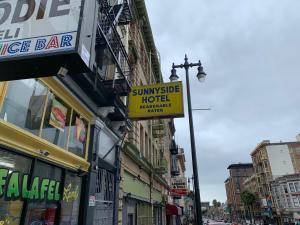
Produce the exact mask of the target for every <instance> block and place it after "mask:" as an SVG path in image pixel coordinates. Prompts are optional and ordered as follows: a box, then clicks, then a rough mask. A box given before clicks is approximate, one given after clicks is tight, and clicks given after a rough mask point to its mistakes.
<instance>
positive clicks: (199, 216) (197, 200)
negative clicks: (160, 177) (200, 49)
mask: <svg viewBox="0 0 300 225" xmlns="http://www.w3.org/2000/svg"><path fill="white" fill-rule="evenodd" d="M194 66H198V73H197V78H198V80H199V81H200V82H204V80H205V77H206V73H205V72H204V71H203V67H202V65H201V62H200V60H199V62H198V63H189V62H188V58H187V55H185V58H184V64H180V65H175V64H174V63H173V65H172V70H171V76H170V81H176V80H178V79H179V77H178V75H177V74H176V68H184V69H185V75H186V90H187V100H188V112H189V125H190V138H191V152H192V163H193V174H194V191H195V200H194V201H195V203H196V204H195V205H194V207H195V212H196V215H195V218H196V223H197V225H202V224H203V223H202V211H201V199H200V187H199V176H198V166H197V154H196V145H195V135H194V124H193V114H192V103H191V93H190V79H189V68H190V67H194Z"/></svg>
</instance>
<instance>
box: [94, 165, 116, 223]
mask: <svg viewBox="0 0 300 225" xmlns="http://www.w3.org/2000/svg"><path fill="white" fill-rule="evenodd" d="M114 189H115V178H114V174H113V173H111V172H109V171H107V170H105V169H99V170H98V174H97V178H96V194H95V195H96V206H95V214H94V215H95V216H94V223H93V224H94V225H113V218H114V199H115V196H114Z"/></svg>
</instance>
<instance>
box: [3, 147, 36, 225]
mask: <svg viewBox="0 0 300 225" xmlns="http://www.w3.org/2000/svg"><path fill="white" fill-rule="evenodd" d="M30 167H31V160H30V159H28V158H25V157H21V156H18V155H16V154H13V153H10V152H7V151H5V150H3V149H0V170H2V171H4V170H9V172H8V173H9V174H12V173H13V172H15V171H18V172H19V173H20V175H22V174H28V173H29V171H30ZM2 178H4V176H3V177H2ZM6 182H8V181H7V180H6ZM19 182H20V183H21V176H19ZM3 186H4V187H5V185H3ZM1 192H2V193H6V192H7V188H3V189H1ZM5 198H6V196H5V194H2V197H0V224H9V225H19V224H20V220H21V214H22V209H23V206H24V203H23V201H21V200H19V199H15V200H14V201H7V200H6V199H5Z"/></svg>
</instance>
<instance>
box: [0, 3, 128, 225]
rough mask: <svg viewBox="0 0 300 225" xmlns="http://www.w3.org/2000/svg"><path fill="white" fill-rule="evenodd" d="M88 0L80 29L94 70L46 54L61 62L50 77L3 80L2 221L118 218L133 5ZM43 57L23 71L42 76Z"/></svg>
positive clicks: (0, 134)
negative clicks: (86, 20)
mask: <svg viewBox="0 0 300 225" xmlns="http://www.w3.org/2000/svg"><path fill="white" fill-rule="evenodd" d="M86 4H87V5H86V8H85V9H88V8H89V7H90V6H91V5H89V4H92V5H93V7H92V8H93V10H94V11H91V12H95V15H92V17H93V18H94V21H93V23H91V24H92V25H91V24H90V25H89V31H91V33H89V32H87V33H86V34H85V35H87V34H90V35H87V36H89V37H88V38H90V39H91V41H90V43H91V45H90V46H89V47H90V48H89V50H90V52H89V54H90V55H89V56H90V57H88V58H89V62H90V63H91V64H92V65H93V67H94V70H92V71H88V70H87V71H86V73H79V74H77V73H75V72H73V71H75V69H74V68H75V67H76V66H78V65H76V64H74V63H73V64H72V63H70V62H66V61H64V60H61V61H55V62H53V61H51V60H49V61H48V62H47V64H48V65H47V68H50V67H51V65H52V63H53V68H54V64H55V66H57V65H59V68H60V69H59V71H55V72H53V74H50V75H51V77H46V78H31V79H20V80H13V81H7V82H1V83H0V177H1V179H0V180H1V182H0V183H1V185H0V187H1V188H0V189H1V194H0V202H1V204H0V224H3V225H7V224H10V225H21V224H22V225H27V224H72V225H77V224H89V225H90V224H95V225H102V224H105V225H109V224H111V225H112V224H116V223H117V215H118V214H117V210H116V209H117V207H118V201H116V200H117V196H118V190H119V180H120V171H119V168H120V151H121V147H122V144H123V140H124V134H125V131H126V128H127V127H128V126H129V122H128V120H127V101H126V96H127V95H128V93H129V91H130V85H131V84H130V77H131V68H130V66H129V59H128V55H127V52H126V46H128V40H126V39H124V38H123V36H122V35H121V34H122V32H123V31H124V29H125V28H126V27H127V26H128V24H129V22H130V20H131V12H130V10H129V4H128V2H127V1H126V0H124V1H117V2H115V1H114V3H113V1H106V0H101V1H88V2H86ZM111 12H114V14H113V15H112V14H111ZM85 28H86V27H85ZM42 60H45V59H40V60H36V61H35V60H32V62H33V61H34V62H35V63H36V65H35V66H32V67H31V66H29V65H31V64H28V65H27V66H26V67H24V68H23V69H24V72H25V71H26V73H28V71H29V70H30V68H32V71H31V72H32V77H40V76H44V74H38V73H37V72H36V71H40V70H39V69H38V63H39V62H40V61H42ZM29 61H30V60H29ZM29 61H28V62H29ZM32 62H31V63H32ZM2 64H3V62H2V61H1V62H0V65H2ZM53 68H52V69H53ZM73 69H74V70H73ZM48 72H49V71H48ZM47 74H48V73H47ZM16 76H18V77H19V76H20V77H21V76H22V74H16ZM20 77H19V78H20ZM28 77H31V76H28Z"/></svg>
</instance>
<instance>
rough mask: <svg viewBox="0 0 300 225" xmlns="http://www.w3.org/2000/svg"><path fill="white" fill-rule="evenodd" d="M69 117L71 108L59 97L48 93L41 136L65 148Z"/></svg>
mask: <svg viewBox="0 0 300 225" xmlns="http://www.w3.org/2000/svg"><path fill="white" fill-rule="evenodd" d="M70 117H71V108H70V107H69V106H68V105H67V104H66V103H64V102H63V101H62V100H61V99H60V98H58V97H56V96H55V95H54V94H52V93H50V96H49V100H48V102H47V110H46V114H45V119H44V125H43V130H42V137H43V138H44V139H46V140H48V141H50V142H51V143H53V144H56V145H58V146H60V147H62V148H66V146H67V139H68V132H69V124H70Z"/></svg>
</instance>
